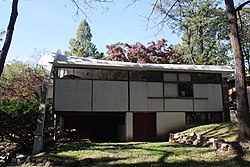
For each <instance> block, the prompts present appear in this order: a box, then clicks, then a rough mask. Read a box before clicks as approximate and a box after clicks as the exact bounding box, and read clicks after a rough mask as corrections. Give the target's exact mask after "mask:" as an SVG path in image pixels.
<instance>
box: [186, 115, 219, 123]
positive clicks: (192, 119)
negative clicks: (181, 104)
mask: <svg viewBox="0 0 250 167" xmlns="http://www.w3.org/2000/svg"><path fill="white" fill-rule="evenodd" d="M221 121H222V113H221V112H186V124H187V125H199V124H208V123H219V122H221Z"/></svg>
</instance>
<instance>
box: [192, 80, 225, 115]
mask: <svg viewBox="0 0 250 167" xmlns="http://www.w3.org/2000/svg"><path fill="white" fill-rule="evenodd" d="M193 90H194V98H204V99H194V111H223V101H222V90H221V85H220V84H194V85H193Z"/></svg>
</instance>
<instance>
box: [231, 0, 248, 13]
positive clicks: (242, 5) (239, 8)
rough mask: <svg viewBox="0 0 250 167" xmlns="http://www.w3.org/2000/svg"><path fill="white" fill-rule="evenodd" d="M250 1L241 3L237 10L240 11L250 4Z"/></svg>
mask: <svg viewBox="0 0 250 167" xmlns="http://www.w3.org/2000/svg"><path fill="white" fill-rule="evenodd" d="M249 3H250V0H248V1H246V2H244V3H242V4H240V6H238V7H237V8H236V9H235V10H236V11H239V10H241V9H242V8H243V7H244V6H246V5H247V4H249Z"/></svg>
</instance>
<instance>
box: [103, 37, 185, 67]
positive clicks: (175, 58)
mask: <svg viewBox="0 0 250 167" xmlns="http://www.w3.org/2000/svg"><path fill="white" fill-rule="evenodd" d="M106 48H107V49H108V57H107V58H106V59H107V60H111V61H123V62H135V63H158V64H167V63H171V64H187V63H188V62H189V60H188V59H187V58H184V57H183V56H182V52H179V51H176V50H173V46H172V45H170V46H168V45H167V41H166V40H165V39H161V40H158V41H156V42H154V41H152V42H149V43H148V46H144V45H143V44H141V43H139V42H137V43H136V44H132V45H130V44H127V43H125V44H122V43H117V44H112V45H107V46H106Z"/></svg>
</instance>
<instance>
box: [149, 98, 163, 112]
mask: <svg viewBox="0 0 250 167" xmlns="http://www.w3.org/2000/svg"><path fill="white" fill-rule="evenodd" d="M147 102H148V108H147V111H163V99H148V100H147Z"/></svg>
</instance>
